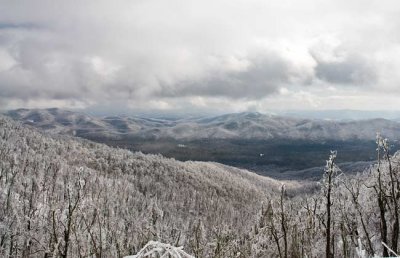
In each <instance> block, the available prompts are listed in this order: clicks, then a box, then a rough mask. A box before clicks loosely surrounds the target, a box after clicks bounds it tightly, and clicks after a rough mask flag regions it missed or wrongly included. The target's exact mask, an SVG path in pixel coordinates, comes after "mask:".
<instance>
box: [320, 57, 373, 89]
mask: <svg viewBox="0 0 400 258" xmlns="http://www.w3.org/2000/svg"><path fill="white" fill-rule="evenodd" d="M315 71H316V76H317V77H318V78H319V79H321V80H325V81H327V82H330V83H334V84H349V85H372V84H375V83H377V80H378V75H377V72H376V68H375V67H373V66H372V65H371V64H370V63H369V61H368V60H367V59H364V58H361V57H359V56H356V55H353V56H347V57H346V58H344V59H343V60H333V61H323V60H318V59H317V66H316V68H315Z"/></svg>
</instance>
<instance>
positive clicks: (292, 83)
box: [0, 0, 400, 113]
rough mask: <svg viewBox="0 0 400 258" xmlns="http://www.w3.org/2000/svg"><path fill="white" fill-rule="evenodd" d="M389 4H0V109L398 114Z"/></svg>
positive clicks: (397, 43)
mask: <svg viewBox="0 0 400 258" xmlns="http://www.w3.org/2000/svg"><path fill="white" fill-rule="evenodd" d="M399 13H400V2H399V1H398V0H383V1H382V0H376V1H375V0H302V1H296V0H292V1H287V0H268V1H267V0H202V1H199V0H197V1H195V0H168V1H163V0H129V1H128V0H126V1H125V0H113V1H105V0H96V1H94V0H93V1H91V0H87V1H75V0H69V1H66V0H64V1H61V0H60V1H52V0H35V1H32V0H19V1H14V0H9V1H8V0H0V109H3V110H7V109H15V108H22V107H23V108H47V107H59V108H65V109H84V110H91V111H96V110H98V111H101V112H109V113H119V112H125V113H126V112H140V111H160V112H161V111H163V112H164V111H165V112H216V113H228V112H241V111H259V112H268V111H271V110H332V109H339V110H340V109H355V110H399V109H400V108H399V107H398V101H399V100H400V72H399V71H400V58H399V57H400V15H399Z"/></svg>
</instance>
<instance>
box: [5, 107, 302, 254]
mask: <svg viewBox="0 0 400 258" xmlns="http://www.w3.org/2000/svg"><path fill="white" fill-rule="evenodd" d="M48 112H49V113H51V112H54V110H49V111H48ZM58 112H61V111H58ZM61 115H63V117H68V118H69V119H70V120H71V121H72V120H73V121H78V122H79V121H86V122H87V121H89V122H90V121H91V120H87V119H86V118H84V117H82V116H78V115H74V114H73V113H68V112H65V113H64V112H63V113H61ZM28 117H30V119H35V121H52V122H53V121H56V120H53V117H51V116H48V115H46V114H43V113H42V114H41V115H40V116H37V115H35V116H33V115H29V116H28ZM60 121H61V120H57V122H56V123H60V124H62V123H63V122H60ZM94 123H95V122H94ZM0 146H1V148H0V188H1V189H3V190H4V191H2V192H1V195H0V207H1V208H0V228H1V229H2V230H1V232H0V237H1V239H2V241H1V247H2V248H4V246H8V247H7V248H5V249H2V248H0V256H2V255H6V254H7V252H11V253H14V254H15V256H19V254H21V255H22V254H25V256H29V257H31V256H30V255H26V254H27V253H24V252H25V251H26V252H28V253H32V254H35V256H38V255H39V254H40V256H43V255H44V254H46V253H48V254H58V255H61V256H62V254H63V253H69V254H70V255H71V257H78V256H80V255H83V254H90V253H91V252H96V251H98V250H96V248H99V246H97V247H96V246H95V245H96V244H97V245H101V244H104V246H103V247H102V248H103V249H102V251H101V252H102V255H103V256H106V257H117V256H120V257H121V255H127V254H129V253H130V252H133V251H135V250H138V249H140V248H141V247H142V246H143V245H144V244H145V243H146V242H147V241H148V240H149V239H153V238H157V239H163V240H164V241H167V242H169V243H179V244H182V245H185V246H187V247H190V245H191V241H193V238H194V237H195V234H196V230H199V228H196V227H201V230H202V232H201V234H202V239H203V240H202V241H205V243H206V242H212V241H213V239H214V238H215V237H216V236H218V234H231V236H232V237H234V236H235V235H236V236H239V235H241V234H245V233H246V232H248V231H250V230H251V227H252V226H253V223H254V221H255V220H256V217H257V216H258V211H259V210H260V209H261V207H262V205H263V203H265V202H266V201H268V199H269V198H270V196H274V195H276V194H277V193H278V192H279V188H280V186H281V184H282V182H279V181H276V180H273V179H270V178H266V177H261V176H258V175H256V174H254V173H250V172H248V171H246V170H241V169H237V168H233V167H228V166H224V165H221V164H217V163H205V162H179V161H176V160H173V159H167V158H164V157H162V156H160V155H144V154H142V153H132V152H130V151H127V150H122V149H115V148H111V147H108V146H106V145H102V144H96V143H93V142H89V141H86V140H82V139H78V138H71V137H69V136H58V135H53V136H46V135H45V134H43V133H42V132H39V131H37V130H35V129H32V128H30V127H27V126H22V125H20V124H19V123H16V122H14V121H12V120H10V119H8V118H5V117H1V116H0ZM286 185H287V188H288V191H289V192H292V194H294V193H295V192H296V191H299V190H301V189H303V186H300V184H299V183H297V182H294V181H293V182H286ZM72 207H74V208H72ZM17 221H18V223H15V222H17ZM69 223H72V224H69ZM26 225H29V226H26ZM66 225H69V226H71V227H70V228H67V226H66ZM3 229H5V230H6V231H3ZM72 230H73V231H74V232H75V235H74V236H72V235H68V234H69V232H70V231H72ZM21 232H23V233H22V234H21ZM67 235H68V239H70V240H68V241H70V243H69V244H67V243H66V242H67V240H65V239H66V237H67ZM60 236H62V238H59V237H60ZM221 236H222V235H221ZM102 237H103V238H104V239H103V238H102ZM90 238H91V240H90ZM103 240H104V241H105V242H104V243H103V242H102V241H103ZM68 245H69V246H70V247H68ZM17 246H18V248H22V249H20V250H25V251H21V253H20V252H19V251H18V250H17V249H15V248H17ZM57 246H58V249H57ZM25 247H26V248H25ZM24 248H25V249H24ZM68 248H70V249H69V250H67V249H68ZM27 249H29V250H27ZM206 249H208V250H209V251H210V250H211V249H212V248H211V247H207V248H206V247H205V251H206ZM10 250H11V251H10ZM12 250H14V251H12ZM189 250H191V248H189ZM2 252H3V253H2ZM6 256H7V255H6ZM22 256H24V255H22ZM56 256H57V255H56ZM83 256H87V255H83Z"/></svg>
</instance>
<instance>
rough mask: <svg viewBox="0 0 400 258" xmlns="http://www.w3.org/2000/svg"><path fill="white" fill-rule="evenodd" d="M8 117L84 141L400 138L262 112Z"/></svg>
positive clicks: (372, 126)
mask: <svg viewBox="0 0 400 258" xmlns="http://www.w3.org/2000/svg"><path fill="white" fill-rule="evenodd" d="M5 115H7V116H10V117H12V118H13V119H16V120H19V121H22V122H23V123H24V124H28V125H32V126H35V127H38V128H41V129H43V130H45V131H47V132H52V133H62V134H70V135H76V136H81V137H84V138H94V137H96V138H99V137H105V138H113V139H123V138H140V139H176V140H198V139H259V140H272V139H291V140H315V141H323V140H338V141H346V140H373V139H374V138H375V135H376V133H377V132H380V133H381V134H382V135H384V136H385V137H388V138H390V139H392V140H397V139H399V138H400V123H399V122H397V121H394V120H387V119H378V118H377V119H368V120H353V121H336V120H322V119H303V118H294V117H285V116H276V115H269V114H268V115H267V114H261V113H258V112H244V113H234V114H226V115H220V116H213V117H198V118H183V119H160V118H149V117H127V116H106V117H93V116H89V115H86V114H83V113H79V112H71V111H66V110H61V109H56V108H51V109H18V110H11V111H8V112H6V113H5Z"/></svg>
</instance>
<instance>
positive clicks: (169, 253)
mask: <svg viewBox="0 0 400 258" xmlns="http://www.w3.org/2000/svg"><path fill="white" fill-rule="evenodd" d="M144 257H148V258H167V257H168V258H170V257H171V258H195V257H194V256H191V255H189V254H187V253H186V252H185V251H183V247H175V246H172V245H169V244H163V243H160V242H157V241H150V242H148V243H147V244H146V245H145V246H144V247H143V248H142V249H141V250H140V251H139V252H138V253H137V254H136V255H131V256H125V257H124V258H144Z"/></svg>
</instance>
